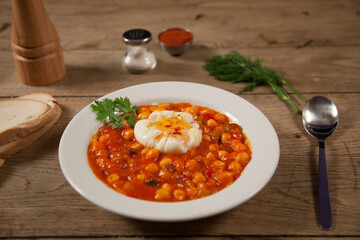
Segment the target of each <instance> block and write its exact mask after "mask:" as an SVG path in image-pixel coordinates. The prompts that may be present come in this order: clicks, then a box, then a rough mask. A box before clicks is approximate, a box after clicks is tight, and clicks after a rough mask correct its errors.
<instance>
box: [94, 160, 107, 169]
mask: <svg viewBox="0 0 360 240" xmlns="http://www.w3.org/2000/svg"><path fill="white" fill-rule="evenodd" d="M106 160H107V159H106V158H98V159H96V164H97V165H98V166H99V167H100V168H104V167H105V162H106Z"/></svg>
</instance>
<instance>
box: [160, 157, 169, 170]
mask: <svg viewBox="0 0 360 240" xmlns="http://www.w3.org/2000/svg"><path fill="white" fill-rule="evenodd" d="M171 162H172V160H171V158H168V157H165V158H163V159H161V160H160V162H159V166H160V167H162V168H167V167H169V166H170V165H171Z"/></svg>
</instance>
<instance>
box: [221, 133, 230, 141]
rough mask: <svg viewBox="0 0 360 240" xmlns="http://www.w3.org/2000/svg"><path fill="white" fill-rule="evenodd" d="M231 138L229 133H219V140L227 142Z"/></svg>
mask: <svg viewBox="0 0 360 240" xmlns="http://www.w3.org/2000/svg"><path fill="white" fill-rule="evenodd" d="M230 138H231V135H230V134H229V133H222V134H221V142H222V143H227V142H228V141H229V140H230Z"/></svg>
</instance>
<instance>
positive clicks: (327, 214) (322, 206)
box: [319, 141, 333, 229]
mask: <svg viewBox="0 0 360 240" xmlns="http://www.w3.org/2000/svg"><path fill="white" fill-rule="evenodd" d="M319 223H320V226H321V227H322V228H323V229H330V228H331V227H332V225H333V219H332V213H331V203H330V192H329V183H328V174H327V167H326V157H325V143H324V141H319Z"/></svg>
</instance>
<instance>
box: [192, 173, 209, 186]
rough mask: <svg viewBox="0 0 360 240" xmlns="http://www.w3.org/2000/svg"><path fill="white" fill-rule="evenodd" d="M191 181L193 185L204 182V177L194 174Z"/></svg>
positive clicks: (200, 174)
mask: <svg viewBox="0 0 360 240" xmlns="http://www.w3.org/2000/svg"><path fill="white" fill-rule="evenodd" d="M192 181H193V182H194V183H201V182H206V177H205V176H204V174H202V173H201V172H195V173H194V177H193V179H192Z"/></svg>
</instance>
